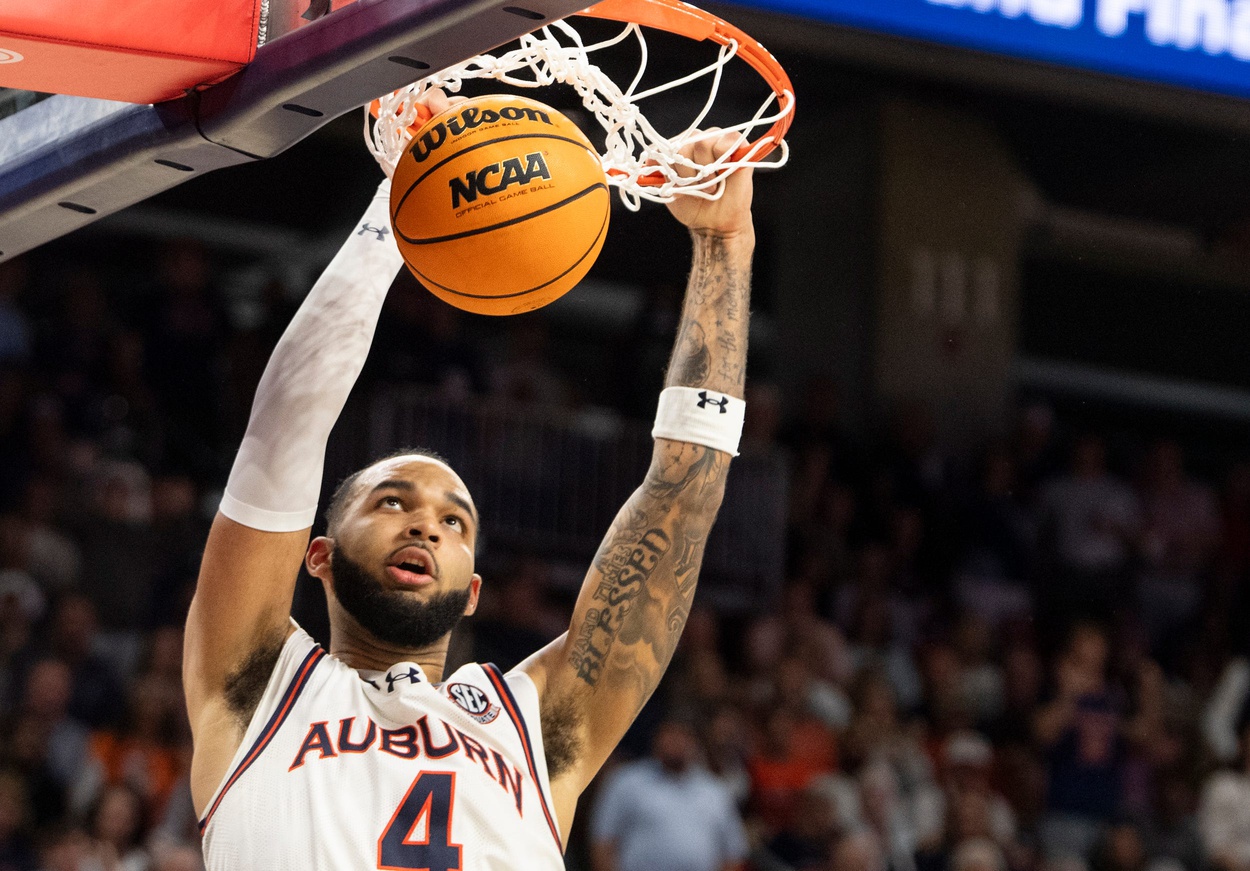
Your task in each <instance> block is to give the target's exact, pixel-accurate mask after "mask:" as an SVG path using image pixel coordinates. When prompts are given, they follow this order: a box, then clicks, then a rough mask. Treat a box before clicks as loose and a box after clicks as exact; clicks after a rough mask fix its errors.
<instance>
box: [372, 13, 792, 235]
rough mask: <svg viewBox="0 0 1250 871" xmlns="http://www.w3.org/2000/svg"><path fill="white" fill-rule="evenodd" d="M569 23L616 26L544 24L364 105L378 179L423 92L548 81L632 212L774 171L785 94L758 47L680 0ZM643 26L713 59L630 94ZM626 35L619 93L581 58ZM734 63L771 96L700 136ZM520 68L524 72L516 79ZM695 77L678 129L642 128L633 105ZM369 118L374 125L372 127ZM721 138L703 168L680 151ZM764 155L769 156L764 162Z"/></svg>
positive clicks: (408, 131)
mask: <svg viewBox="0 0 1250 871" xmlns="http://www.w3.org/2000/svg"><path fill="white" fill-rule="evenodd" d="M578 16H580V17H587V18H599V19H606V20H609V21H619V22H621V23H623V24H625V25H626V26H625V28H624V30H622V31H621V32H620V33H619V34H617V35H616V36H614V37H612V38H610V39H606V40H604V41H602V42H597V43H592V44H590V45H587V44H585V43H584V42H583V41H582V38H581V36H580V35H579V34H578V32H577V30H576V29H575V28H574V27H573V25H572V23H571V22H572V19H564V20H562V21H554V22H552V23H551V24H548V25H546V26H544V27H542V28H541V29H539V30H536V31H535V32H533V33H530V34H527V35H525V36H522V37H521V39H520V46H519V47H518V48H516V49H514V50H512V51H508V52H504V53H501V54H499V55H491V54H484V55H478V56H477V57H474V58H470V59H469V60H467V61H464V62H462V63H459V64H456V65H455V66H452V67H449V68H447V69H445V70H442V71H441V72H438V73H435V74H434V75H431V76H427V77H425V78H423V79H421V80H420V81H418V82H415V83H413V84H411V85H409V86H408V87H406V88H401V89H400V90H398V91H395V92H394V93H392V94H388V95H386V96H385V97H382V98H380V99H378V100H375V101H373V103H372V104H371V105H370V107H369V111H368V113H366V115H365V142H366V143H367V144H368V146H369V150H370V151H371V152H373V156H374V157H375V158H376V159H377V161H378V163H379V164H381V165H382V168H383V170H384V171H386V173H387V174H388V175H390V174H391V173H392V172H393V171H394V167H395V164H396V163H397V162H398V160H399V158H400V156H401V155H402V154H403V153H404V149H405V147H407V145H408V142H409V141H410V140H411V139H412V136H413V133H414V132H415V131H416V130H417V129H418V128H419V127H420V126H421V124H422V123H424V121H425V120H426V119H427V118H428V113H426V112H425V109H424V107H423V106H420V105H418V103H417V100H418V99H419V98H420V97H421V95H422V94H424V93H425V92H426V91H427V90H429V89H430V88H442V89H444V90H447V91H450V92H452V93H455V92H457V91H459V90H460V86H461V83H462V82H463V81H464V80H465V79H495V80H497V81H500V82H503V83H505V84H508V85H512V86H514V87H521V88H540V87H546V86H548V85H553V84H557V83H559V84H566V85H569V86H571V87H573V88H574V90H576V91H577V93H578V95H579V96H580V97H581V101H582V105H584V106H585V107H586V109H587V110H588V111H590V112H591V113H592V114H593V115H594V116H595V118H596V119H597V120H598V122H599V124H600V125H601V126H602V127H603V129H604V130H605V131H606V132H607V138H606V141H605V143H604V148H603V154H602V155H601V159H602V163H603V168H604V170H605V172H606V173H607V176H608V181H609V183H610V184H613V185H616V187H617V188H619V189H620V196H621V200H622V201H623V202H624V203H625V205H626V206H627V207H628V208H630V209H631V210H634V211H637V209H638V208H639V206H640V205H641V203H642V200H651V201H653V202H659V203H668V202H672V201H673V199H674V197H676V196H679V195H686V196H694V197H701V198H703V199H709V200H711V199H716V198H718V197H719V196H720V195H721V192H722V190H723V189H724V185H723V181H724V179H725V176H727V175H728V174H729V173H731V172H733V171H734V170H736V169H739V168H742V167H747V166H768V167H777V166H781V165H783V164H784V163H785V162H786V159H787V158H788V157H789V150H788V148H787V146H786V142H785V134H786V131H787V130H788V129H789V127H790V122H791V120H792V119H793V117H794V90H793V88H792V87H791V86H790V79H789V77H788V76H787V75H786V72H785V70H784V69H782V67H781V64H779V63H778V62H777V60H776V58H774V57H773V56H772V55H771V54H770V53H769V52H768V50H767V49H765V48H764V46H762V45H761V44H760V43H759V42H758V41H756V40H755V39H753V38H751V37H750V36H748V35H747V34H745V33H743V32H742V31H741V30H739V29H738V28H737V27H734V26H733V25H732V24H729V23H728V22H726V21H723V20H722V19H720V18H718V17H716V16H715V15H712V14H710V13H708V12H704V11H703V10H702V9H699V8H697V7H695V6H691V5H690V4H688V3H683V2H681V0H604V2H601V3H599V4H597V5H595V6H592V7H590V8H589V9H586V10H584V11H582V12H579V13H578ZM643 27H650V28H655V29H658V30H666V31H669V32H671V33H676V34H679V35H681V36H684V37H686V38H688V39H692V40H696V41H700V42H702V41H709V42H712V43H714V44H716V45H719V46H720V48H719V50H718V51H717V57H716V60H715V61H713V62H712V63H710V64H708V65H706V66H704V67H703V68H702V69H699V70H696V71H695V72H692V73H690V74H688V75H685V76H682V77H680V78H677V79H674V80H673V81H671V82H666V83H665V84H662V85H659V86H656V87H652V88H648V89H646V90H638V88H639V85H640V84H641V82H642V77H643V73H644V72H645V71H646V68H647V40H646V36H645V35H644V33H643V30H642V28H643ZM630 37H633V38H634V39H635V40H636V41H637V43H638V48H639V50H640V52H641V60H640V62H639V65H638V70H637V72H636V73H635V74H634V77H633V79H632V81H631V82H630V83H629V86H628V87H626V88H624V89H622V88H621V87H620V86H619V85H617V84H616V82H614V81H612V79H611V78H609V77H608V75H607V74H606V73H604V72H603V71H602V70H601V69H600V68H599V67H598V66H597V65H596V64H595V63H594V62H593V61H592V60H591V54H593V53H594V52H597V51H601V50H603V49H607V48H611V47H613V46H616V45H619V44H620V43H622V42H625V41H626V40H628V39H629V38H630ZM735 57H737V58H741V59H742V60H743V61H745V62H746V63H747V64H749V65H750V66H751V67H752V68H753V69H754V70H755V71H756V72H758V73H759V75H760V76H761V77H762V78H763V79H764V80H765V82H767V83H768V85H769V87H770V88H771V89H772V93H770V94H769V95H768V97H767V98H765V99H764V101H763V103H762V104H761V105H760V107H759V108H758V109H757V110H756V111H755V113H754V115H752V116H751V118H750V119H748V120H746V121H742V122H740V123H737V124H733V125H731V126H728V127H723V128H721V129H720V130H719V131H710V132H709V131H700V130H699V125H700V124H701V123H703V120H704V119H705V118H706V117H707V115H708V113H709V112H710V111H711V109H712V104H713V103H714V102H715V100H716V94H717V91H718V89H719V88H720V84H721V78H722V75H723V73H724V69H725V66H726V65H727V64H728V63H729V61H731V60H732V59H733V58H735ZM525 70H528V71H529V72H528V75H526V74H525V73H523V72H522V71H525ZM517 73H520V75H517ZM704 78H710V80H711V81H710V93H709V95H708V98H707V100H706V102H705V103H704V104H703V108H702V109H701V110H700V111H699V112H698V114H697V115H696V116H695V118H694V120H692V121H691V122H690V123H689V124H688V125H687V126H686V128H685V129H684V130H682V131H681V132H680V133H677V134H676V135H674V136H664V135H662V134H660V133H659V132H658V131H657V130H656V129H655V128H654V127H653V126H652V125H651V124H650V123H649V122H648V121H647V119H646V117H645V116H644V115H643V113H642V109H641V107H640V105H639V104H640V103H641V102H642V101H643V100H645V99H647V98H648V97H653V96H655V95H656V94H660V93H663V92H665V91H669V90H672V89H673V88H677V87H680V86H682V85H686V84H689V83H691V82H695V81H698V80H700V79H704ZM370 115H372V117H374V118H376V121H375V122H374V123H373V125H372V130H371V129H370V123H369V118H370ZM765 128H766V129H765ZM758 130H763V131H764V132H763V133H761V134H760V135H758V136H756V137H755V138H754V139H752V138H751V137H752V136H753V135H754V134H755V132H756V131H758ZM726 132H734V133H737V134H738V135H739V137H740V138H741V144H740V145H739V146H738V147H737V148H736V149H734V150H733V151H732V152H727V153H726V154H724V155H722V156H721V157H720V158H718V159H716V160H714V161H712V162H711V163H707V164H703V163H699V162H696V161H694V160H691V159H689V158H687V157H684V156H683V155H682V154H681V153H680V152H681V148H682V147H683V146H684V145H686V144H688V143H691V142H695V141H697V140H700V139H706V138H710V137H713V136H715V137H719V136H721V135H722V134H724V133H726ZM769 155H772V157H771V159H769V160H765V159H764V158H766V157H768V156H769Z"/></svg>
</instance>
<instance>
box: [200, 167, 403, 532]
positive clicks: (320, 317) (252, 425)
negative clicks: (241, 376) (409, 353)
mask: <svg viewBox="0 0 1250 871" xmlns="http://www.w3.org/2000/svg"><path fill="white" fill-rule="evenodd" d="M390 189H391V183H390V181H389V180H387V181H383V182H382V184H381V185H380V186H379V187H378V192H377V194H375V195H374V197H373V200H372V201H371V202H370V203H369V208H368V209H366V210H365V213H364V215H363V216H362V217H361V220H360V222H359V223H358V224H357V226H356V229H355V230H354V231H353V232H352V235H350V236H348V237H347V241H346V242H344V243H343V247H342V248H340V249H339V253H338V254H336V255H335V257H334V259H333V260H331V261H330V265H329V266H327V267H326V270H325V272H323V273H322V275H321V277H320V278H319V279H317V283H316V284H315V285H313V289H312V290H311V291H310V292H309V294H308V297H307V298H306V299H305V300H304V303H303V305H301V306H300V309H299V311H298V312H297V313H296V314H295V317H294V318H293V319H292V320H291V323H290V325H289V326H288V327H287V328H286V332H285V333H283V334H282V338H281V339H280V340H279V341H278V345H277V347H276V348H274V351H273V355H272V356H271V357H270V358H269V365H268V366H266V367H265V374H264V375H263V376H262V377H261V379H260V385H259V386H258V387H257V388H256V399H255V400H254V401H253V402H252V414H251V417H250V418H249V419H248V423H247V433H246V434H245V435H244V436H243V444H242V445H241V446H240V447H239V453H238V455H237V456H236V457H235V460H234V467H233V468H232V469H231V470H230V478H229V481H228V482H227V483H226V492H225V495H224V496H223V497H222V500H221V508H220V510H221V513H222V514H224V515H225V516H226V517H229V518H230V519H231V520H233V521H235V522H237V523H241V524H243V525H244V526H250V527H252V528H253V529H261V530H265V531H267V532H294V531H296V530H300V529H306V528H307V527H309V526H312V523H313V520H314V519H315V518H316V516H317V499H318V497H319V496H320V495H321V474H322V465H323V464H324V462H325V450H326V440H327V439H329V437H330V430H331V429H332V428H333V427H334V423H335V421H336V420H338V416H339V412H341V411H342V410H343V404H344V403H346V402H347V395H348V394H349V393H350V392H351V389H352V385H354V384H355V383H356V378H357V376H359V375H360V370H361V368H362V367H363V366H364V364H365V357H366V356H367V355H368V353H369V345H370V344H371V343H372V341H373V331H374V328H375V327H376V326H377V322H378V314H379V312H380V311H381V310H382V303H383V301H384V300H385V299H386V292H387V290H388V289H389V288H390V286H391V282H392V281H393V280H394V279H395V275H396V273H397V272H399V267H400V266H401V265H402V264H403V258H402V256H401V255H400V253H399V249H398V248H397V247H396V246H395V240H394V238H393V237H392V235H391V231H390V219H389V204H390Z"/></svg>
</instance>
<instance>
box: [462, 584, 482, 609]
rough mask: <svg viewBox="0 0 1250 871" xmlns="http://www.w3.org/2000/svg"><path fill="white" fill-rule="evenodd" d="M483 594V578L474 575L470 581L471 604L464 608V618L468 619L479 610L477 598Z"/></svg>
mask: <svg viewBox="0 0 1250 871" xmlns="http://www.w3.org/2000/svg"><path fill="white" fill-rule="evenodd" d="M481 592H482V576H481V575H479V574H474V575H473V577H472V578H470V579H469V602H468V604H467V605H465V606H464V616H466V617H468V616H469V615H470V614H472V613H473V612H474V611H476V610H477V597H478V594H479V593H481Z"/></svg>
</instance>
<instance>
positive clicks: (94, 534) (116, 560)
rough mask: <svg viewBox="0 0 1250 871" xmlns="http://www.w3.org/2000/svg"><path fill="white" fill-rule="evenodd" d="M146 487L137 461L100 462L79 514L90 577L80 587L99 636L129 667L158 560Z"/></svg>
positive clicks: (144, 624)
mask: <svg viewBox="0 0 1250 871" xmlns="http://www.w3.org/2000/svg"><path fill="white" fill-rule="evenodd" d="M151 488H152V482H151V478H150V476H149V475H148V473H147V470H146V469H144V468H143V467H142V466H141V465H139V464H138V463H135V462H131V461H122V460H108V461H104V462H101V463H100V464H98V466H97V468H96V469H95V470H94V473H93V474H92V476H91V479H90V481H89V482H88V490H89V493H90V499H89V508H90V511H89V513H84V516H82V517H80V518H78V519H79V522H80V523H81V524H82V525H81V528H80V531H79V535H78V539H79V543H80V544H81V546H82V550H83V553H87V554H90V555H91V557H90V563H91V583H89V584H86V585H84V592H85V593H86V594H87V595H88V596H90V598H91V600H92V602H93V604H94V605H95V607H96V613H97V616H98V618H99V621H100V628H101V630H102V632H103V633H107V634H108V636H109V637H108V638H107V639H102V641H105V642H107V643H108V645H109V646H110V648H111V649H112V651H114V652H115V654H116V655H117V657H118V661H119V662H124V663H127V664H128V665H129V666H130V667H133V664H134V659H135V657H136V656H137V655H138V647H139V639H138V635H137V633H138V632H139V631H141V630H143V629H146V628H148V626H149V618H150V616H151V612H152V608H153V599H154V596H153V590H154V587H155V584H156V575H157V571H158V569H159V567H160V564H161V563H160V546H159V542H158V541H157V539H156V536H155V534H154V533H153V530H152V489H151ZM127 670H128V669H127Z"/></svg>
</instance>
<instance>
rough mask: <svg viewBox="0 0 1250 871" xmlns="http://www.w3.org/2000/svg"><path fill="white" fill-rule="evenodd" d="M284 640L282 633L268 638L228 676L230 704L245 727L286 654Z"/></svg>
mask: <svg viewBox="0 0 1250 871" xmlns="http://www.w3.org/2000/svg"><path fill="white" fill-rule="evenodd" d="M284 640H285V639H284V638H283V637H282V636H281V635H275V636H273V637H272V638H267V639H265V640H264V641H262V642H261V643H260V644H259V645H257V647H256V648H255V649H254V650H253V651H252V652H251V653H250V654H248V657H247V659H245V660H243V662H242V663H241V664H240V665H239V667H238V668H236V669H235V670H234V671H232V672H231V673H230V676H229V677H227V678H226V691H225V696H226V705H227V706H228V707H229V708H230V712H231V713H232V714H234V715H235V716H236V717H238V718H239V723H240V725H241V726H242V727H243V728H245V729H246V728H247V724H248V722H249V721H250V720H251V719H252V714H254V713H256V707H257V706H258V705H259V704H260V700H261V697H262V696H263V695H264V694H265V687H266V686H268V685H269V676H270V675H272V674H273V670H274V667H275V666H276V665H277V664H278V657H279V656H281V655H282V645H283V642H284Z"/></svg>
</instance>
